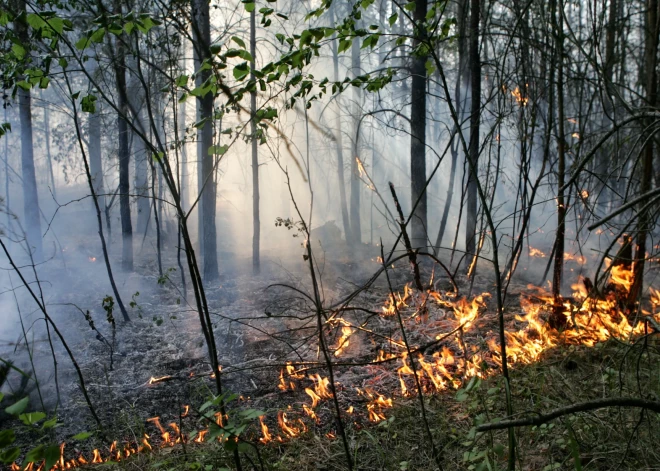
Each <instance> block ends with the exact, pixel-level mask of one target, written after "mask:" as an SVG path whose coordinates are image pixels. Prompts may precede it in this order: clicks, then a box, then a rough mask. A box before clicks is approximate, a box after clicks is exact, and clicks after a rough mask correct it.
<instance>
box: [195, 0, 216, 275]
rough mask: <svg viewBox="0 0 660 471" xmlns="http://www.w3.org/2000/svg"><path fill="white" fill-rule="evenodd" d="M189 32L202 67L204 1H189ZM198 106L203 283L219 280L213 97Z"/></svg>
mask: <svg viewBox="0 0 660 471" xmlns="http://www.w3.org/2000/svg"><path fill="white" fill-rule="evenodd" d="M192 17H193V23H192V29H193V40H194V43H193V48H194V50H195V55H196V56H197V58H198V61H199V64H200V65H201V64H202V63H203V62H204V61H205V60H207V59H209V58H210V56H209V54H210V45H211V23H210V17H209V3H208V2H207V1H205V0H192ZM210 76H211V71H210V70H204V71H201V72H200V73H199V74H198V75H197V85H198V86H199V85H201V84H203V83H204V82H206V81H207V80H208V79H209V78H210ZM197 104H198V107H199V110H200V119H202V120H204V124H203V125H202V129H201V147H198V148H197V150H198V161H199V162H200V163H201V166H202V175H201V176H202V179H201V180H202V181H201V185H202V187H201V188H200V191H201V192H202V198H201V201H200V203H201V217H202V222H201V226H202V240H203V244H202V259H203V261H204V279H205V280H208V281H210V280H215V279H217V278H218V276H219V273H218V253H217V241H216V228H215V191H216V183H215V178H214V175H213V173H214V172H213V163H214V161H215V156H214V155H209V150H210V149H211V146H213V94H212V93H207V94H206V95H204V96H201V97H198V99H197Z"/></svg>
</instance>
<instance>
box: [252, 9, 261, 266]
mask: <svg viewBox="0 0 660 471" xmlns="http://www.w3.org/2000/svg"><path fill="white" fill-rule="evenodd" d="M255 15H256V13H255V9H254V8H253V9H252V11H251V12H250V56H251V57H252V61H251V63H250V80H253V81H254V79H255V76H254V70H255V63H256V54H257V38H256V34H257V33H256V31H257V26H256V24H255V23H256V22H255ZM256 115H257V90H256V86H255V87H253V88H252V90H251V91H250V116H251V120H250V133H251V134H252V141H251V144H252V271H253V272H254V273H255V274H257V273H259V271H260V270H261V262H260V259H259V257H260V239H261V222H260V220H259V153H258V150H257V144H258V141H257V119H256Z"/></svg>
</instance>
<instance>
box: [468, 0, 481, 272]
mask: <svg viewBox="0 0 660 471" xmlns="http://www.w3.org/2000/svg"><path fill="white" fill-rule="evenodd" d="M480 7H481V3H480V1H479V0H471V7H470V10H471V11H470V82H471V84H472V93H471V94H472V100H471V110H470V147H469V149H468V152H469V154H470V155H469V156H468V159H469V163H468V181H467V211H466V220H465V252H466V254H467V256H466V257H465V269H466V270H467V269H468V268H469V266H470V265H471V264H472V259H473V257H474V256H475V255H476V243H475V242H476V230H477V184H478V180H477V179H478V178H479V175H478V166H479V119H480V111H481V59H480V57H479V18H480Z"/></svg>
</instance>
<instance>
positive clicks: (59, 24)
mask: <svg viewBox="0 0 660 471" xmlns="http://www.w3.org/2000/svg"><path fill="white" fill-rule="evenodd" d="M47 22H48V26H50V27H51V28H53V30H55V31H56V32H57V33H59V34H62V33H63V32H64V26H65V23H64V20H63V19H62V18H58V17H55V18H50V19H49V20H48V21H47Z"/></svg>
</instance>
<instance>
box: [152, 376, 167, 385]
mask: <svg viewBox="0 0 660 471" xmlns="http://www.w3.org/2000/svg"><path fill="white" fill-rule="evenodd" d="M168 379H172V377H171V376H161V377H160V378H155V377H153V376H152V377H151V378H149V384H156V383H161V382H163V381H167V380H168Z"/></svg>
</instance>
